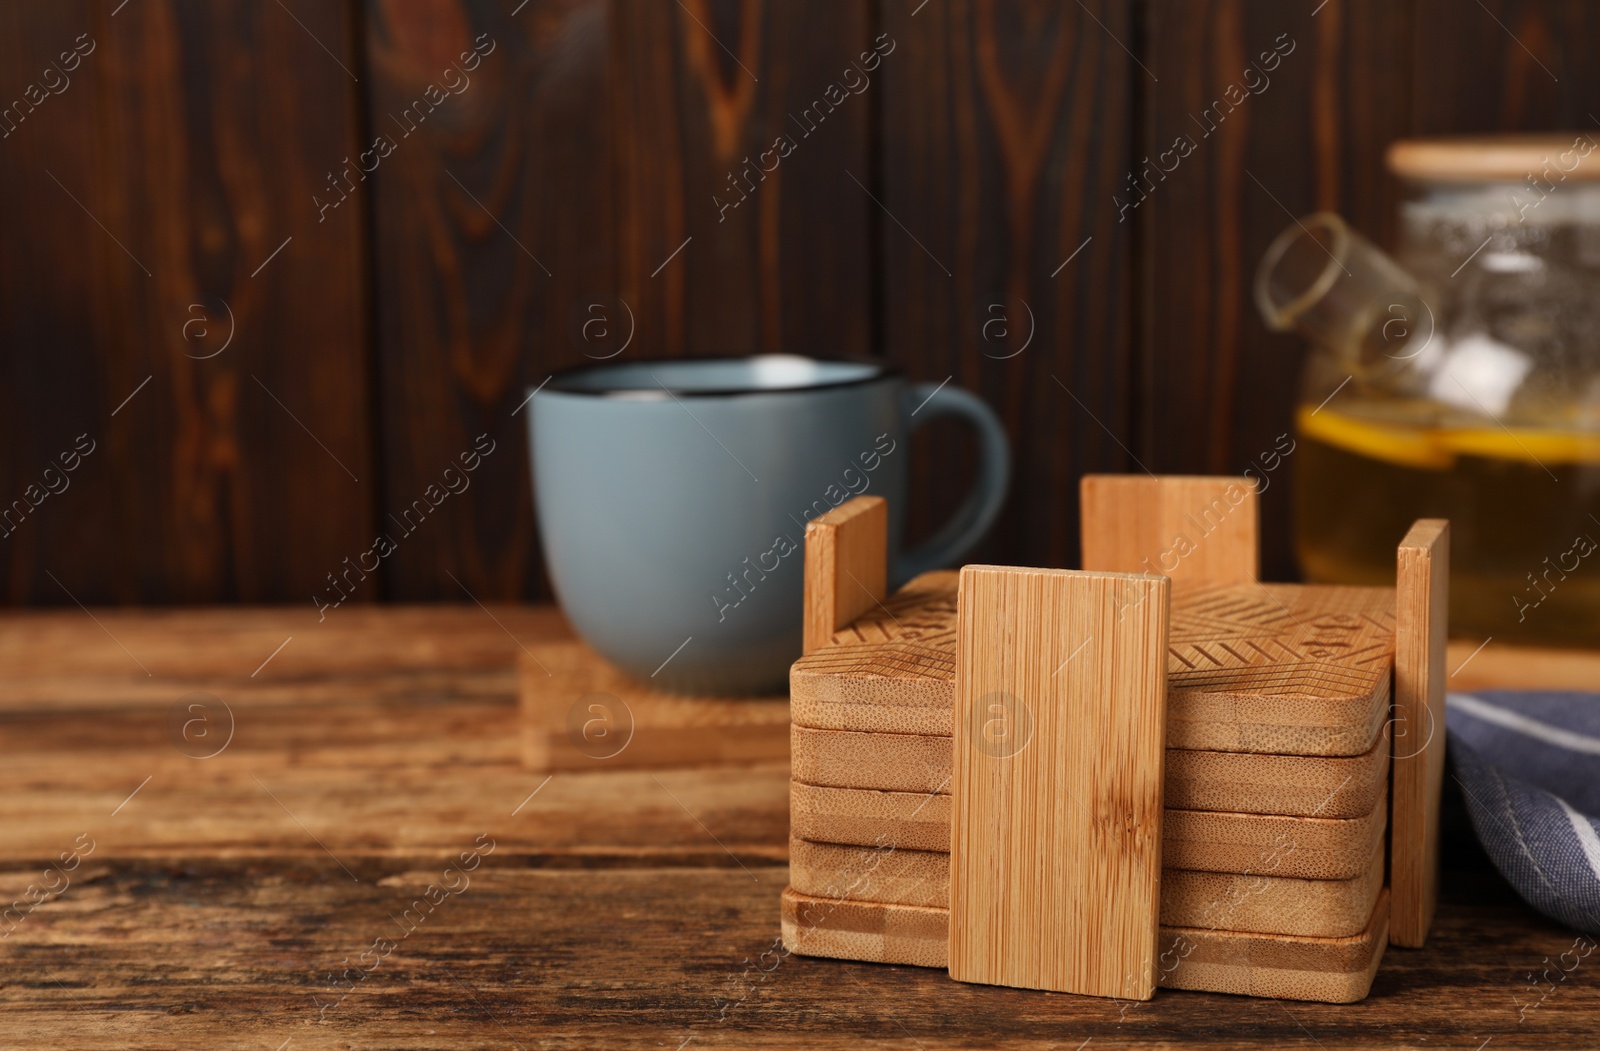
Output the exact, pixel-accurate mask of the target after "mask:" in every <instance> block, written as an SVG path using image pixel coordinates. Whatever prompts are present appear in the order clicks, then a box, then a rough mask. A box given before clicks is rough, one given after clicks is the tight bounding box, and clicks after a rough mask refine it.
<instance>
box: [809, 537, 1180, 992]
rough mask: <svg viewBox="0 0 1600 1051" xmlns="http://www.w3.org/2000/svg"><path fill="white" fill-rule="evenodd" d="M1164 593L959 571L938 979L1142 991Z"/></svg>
mask: <svg viewBox="0 0 1600 1051" xmlns="http://www.w3.org/2000/svg"><path fill="white" fill-rule="evenodd" d="M1169 590H1170V584H1169V581H1167V580H1166V578H1164V577H1153V576H1133V575H1124V574H1110V573H1083V572H1073V571H1069V570H1037V569H1032V570H1030V569H1008V568H1005V567H998V566H967V567H965V568H964V569H962V570H961V598H960V609H959V612H958V626H957V631H956V635H957V646H956V710H955V735H954V738H953V746H954V762H953V767H952V777H951V782H950V785H951V792H950V794H951V804H950V816H951V825H950V977H952V978H955V979H957V980H958V981H964V982H982V983H986V984H990V985H1012V986H1021V987H1024V988H1029V989H1051V990H1055V991H1057V992H1071V993H1084V994H1088V995H1091V996H1120V997H1126V998H1129V999H1135V1000H1147V999H1149V998H1150V996H1151V995H1152V994H1153V993H1154V991H1155V975H1154V971H1153V966H1152V955H1153V953H1152V950H1153V938H1154V936H1155V930H1156V927H1157V924H1158V921H1159V913H1160V908H1161V903H1160V869H1161V833H1160V829H1161V827H1162V814H1161V807H1162V802H1161V799H1162V779H1163V770H1162V757H1163V751H1164V749H1163V741H1164V738H1165V735H1166V721H1167V720H1166V715H1167V713H1166V702H1167V682H1166V671H1167V668H1166V649H1167V623H1168V599H1169ZM823 732H828V731H823Z"/></svg>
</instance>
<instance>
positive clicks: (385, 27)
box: [356, 0, 638, 601]
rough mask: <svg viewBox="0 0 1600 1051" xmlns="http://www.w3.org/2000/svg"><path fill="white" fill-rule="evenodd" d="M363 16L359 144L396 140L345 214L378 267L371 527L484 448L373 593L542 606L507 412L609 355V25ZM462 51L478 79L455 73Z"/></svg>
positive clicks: (468, 15)
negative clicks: (364, 126)
mask: <svg viewBox="0 0 1600 1051" xmlns="http://www.w3.org/2000/svg"><path fill="white" fill-rule="evenodd" d="M365 8H366V19H365V30H366V40H365V47H366V60H367V65H368V68H369V75H368V76H367V78H366V81H365V84H364V91H365V94H366V104H367V106H368V108H369V111H370V114H371V120H370V124H371V131H372V134H373V135H374V136H375V137H376V136H378V135H384V136H387V138H388V139H389V140H390V141H391V142H392V143H393V149H392V153H391V154H390V155H389V156H387V157H385V158H384V159H383V160H382V163H381V164H380V165H379V166H378V168H377V169H376V170H375V171H374V172H373V173H372V175H371V176H370V178H368V179H367V180H366V181H365V182H364V183H363V184H361V186H360V190H359V191H358V193H359V194H360V199H359V200H358V201H357V202H356V206H365V207H369V208H370V209H371V210H372V214H373V218H374V232H373V252H374V255H375V258H377V259H379V260H381V261H382V266H380V267H379V268H378V271H377V286H376V292H377V295H376V323H377V327H376V332H375V334H374V336H375V344H376V346H375V350H374V361H375V380H374V389H375V390H376V391H377V395H378V398H379V408H380V420H381V423H382V426H383V445H384V464H383V467H384V476H383V485H384V506H383V507H382V508H381V514H382V516H383V522H384V524H385V525H386V526H392V525H395V522H394V520H393V519H391V517H390V516H391V515H393V516H403V515H404V514H405V511H406V510H407V509H408V508H410V507H411V506H412V504H413V501H415V500H417V499H419V498H422V497H423V496H424V493H425V492H426V491H427V489H428V487H429V486H430V485H431V486H438V485H441V484H443V483H442V482H441V476H442V474H443V472H444V471H445V470H446V469H449V468H455V467H456V460H457V458H458V456H459V455H460V454H461V453H462V452H463V451H466V450H470V449H471V448H472V447H473V442H474V439H475V438H477V436H478V435H482V434H486V435H488V436H489V439H490V440H491V441H492V442H493V443H494V444H495V450H496V451H495V453H494V455H492V456H490V457H488V458H487V460H486V461H485V462H484V464H483V465H482V467H481V468H480V469H479V470H477V471H476V472H474V474H473V476H472V477H471V479H470V481H471V484H470V486H469V487H468V488H466V489H465V490H463V491H461V492H459V493H458V494H453V495H451V496H450V497H449V499H448V500H445V501H444V502H442V503H441V504H440V505H439V506H438V508H437V510H436V511H434V512H433V513H432V514H430V515H429V516H428V517H427V520H426V521H425V522H424V523H423V524H422V525H421V526H420V527H418V528H417V529H416V530H415V535H413V536H407V537H406V538H405V539H404V541H403V543H402V544H401V545H400V549H399V550H398V551H397V552H395V554H394V555H392V556H391V557H390V559H389V563H390V571H389V593H390V595H391V597H394V598H398V599H402V600H405V599H419V598H428V599H447V600H451V601H470V599H469V598H468V594H467V593H468V592H470V594H472V595H475V596H477V597H478V598H480V599H482V600H484V601H491V600H493V599H496V598H501V599H504V598H508V597H513V596H519V595H524V594H527V595H533V594H548V593H549V592H548V586H547V585H546V584H545V583H544V579H543V577H542V574H541V570H540V562H539V557H538V554H537V538H536V534H535V532H534V523H533V504H532V495H531V486H530V481H529V474H528V460H527V453H526V450H527V439H526V437H525V431H524V427H525V425H526V423H527V419H528V413H527V410H526V409H522V410H521V411H519V412H516V414H515V415H513V412H514V410H517V409H518V406H519V405H520V404H521V403H522V401H523V400H524V398H525V397H526V396H527V393H528V390H531V389H532V388H533V387H535V386H537V385H538V384H539V383H540V382H541V381H543V380H544V379H545V378H546V377H547V376H548V375H549V374H550V373H551V372H552V371H553V370H554V369H556V368H559V367H564V366H570V365H576V364H583V363H587V362H590V361H591V360H595V359H600V358H604V357H605V356H607V355H611V354H614V353H615V352H616V351H618V350H619V348H620V347H621V346H622V345H623V342H624V339H625V337H624V335H623V334H622V333H623V331H624V330H625V329H626V328H627V327H628V324H627V321H626V319H625V311H624V308H623V307H622V306H621V303H620V301H619V299H618V282H617V278H616V253H615V240H616V232H615V207H614V204H615V202H614V193H613V179H614V173H613V164H612V162H611V156H610V144H611V141H612V139H613V137H614V136H615V135H616V129H615V126H614V123H613V118H612V115H611V109H610V106H609V105H608V98H609V96H608V89H607V84H608V58H609V43H608V38H609V37H610V35H611V34H612V33H613V32H614V31H615V27H614V26H613V24H612V21H611V16H610V13H609V12H608V10H607V7H606V5H605V4H604V3H602V2H599V0H580V2H573V3H568V2H546V0H534V2H532V3H530V4H529V5H528V6H527V7H525V8H524V9H523V10H522V11H521V12H520V13H519V14H518V15H517V16H516V18H515V19H513V17H512V16H511V14H510V9H509V8H506V7H504V6H502V5H492V4H489V3H483V2H465V0H441V2H438V3H431V4H425V5H418V4H408V3H403V2H393V0H366V3H365ZM474 54H475V55H476V56H477V58H478V61H477V63H476V65H473V64H472V60H471V59H466V60H463V55H474ZM463 84H464V85H465V86H462V85H463ZM633 306H634V307H635V308H637V306H638V304H637V302H636V301H635V302H634V303H633ZM585 326H587V327H585ZM457 469H458V468H457ZM458 470H459V469H458ZM445 570H448V571H449V572H451V573H454V574H455V576H456V578H457V579H458V580H459V581H460V583H459V584H457V583H456V582H454V581H452V580H451V579H450V577H448V576H446V575H445V572H444V571H445ZM464 589H465V590H464Z"/></svg>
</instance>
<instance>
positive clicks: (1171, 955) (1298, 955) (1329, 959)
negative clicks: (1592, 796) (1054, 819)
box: [782, 887, 1389, 1004]
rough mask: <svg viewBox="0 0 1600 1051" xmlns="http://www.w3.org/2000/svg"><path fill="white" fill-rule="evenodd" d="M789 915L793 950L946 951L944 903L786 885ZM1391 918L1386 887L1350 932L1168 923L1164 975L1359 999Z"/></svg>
mask: <svg viewBox="0 0 1600 1051" xmlns="http://www.w3.org/2000/svg"><path fill="white" fill-rule="evenodd" d="M782 914H783V940H784V945H785V946H787V947H788V948H789V949H790V950H791V951H793V952H797V953H801V954H804V955H808V956H827V957H833V958H835V959H845V960H860V961H865V962H869V963H890V964H904V965H908V966H913V967H938V966H940V964H941V962H943V961H944V960H945V957H944V956H943V955H942V954H941V953H940V951H939V950H940V948H941V945H942V943H941V941H940V938H939V928H940V922H941V920H943V919H944V918H945V914H946V910H944V909H938V908H929V907H925V906H916V905H892V904H880V903H873V902H858V901H850V900H843V901H841V900H838V899H830V898H824V897H812V896H809V895H806V894H802V893H800V892H799V891H796V890H795V889H794V888H793V887H788V888H785V889H784V892H783V896H782ZM1388 926H1389V897H1388V893H1387V892H1386V891H1382V892H1380V894H1379V897H1378V901H1377V904H1376V905H1375V906H1374V908H1373V909H1372V912H1371V915H1370V917H1369V918H1368V920H1367V922H1366V925H1365V926H1364V927H1363V929H1362V930H1361V931H1359V932H1358V933H1356V934H1354V935H1351V936H1349V937H1344V938H1290V937H1285V936H1283V935H1272V934H1243V933H1239V932H1236V931H1216V930H1195V929H1191V928H1184V927H1166V926H1163V927H1162V928H1161V931H1160V941H1159V944H1160V948H1161V952H1160V967H1159V969H1158V973H1157V977H1158V980H1159V982H1160V984H1161V986H1162V987H1163V988H1171V989H1191V990H1199V991H1203V992H1221V993H1233V994H1236V995H1245V996H1257V997H1268V998H1272V999H1279V1000H1309V1001H1315V1002H1321V1003H1330V1004H1347V1003H1354V1002H1356V1001H1358V1000H1362V999H1365V998H1366V996H1367V993H1368V991H1369V990H1370V989H1371V987H1372V980H1373V977H1374V976H1375V975H1376V974H1377V972H1378V965H1379V964H1380V963H1381V962H1382V961H1383V950H1384V946H1385V945H1386V944H1387V941H1386V938H1387V934H1388Z"/></svg>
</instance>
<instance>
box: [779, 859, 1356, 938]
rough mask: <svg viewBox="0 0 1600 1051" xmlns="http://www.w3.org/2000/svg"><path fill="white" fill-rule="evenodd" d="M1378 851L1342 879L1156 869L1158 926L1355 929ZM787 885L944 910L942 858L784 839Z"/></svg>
mask: <svg viewBox="0 0 1600 1051" xmlns="http://www.w3.org/2000/svg"><path fill="white" fill-rule="evenodd" d="M1383 874H1384V856H1383V852H1382V851H1375V852H1374V853H1373V855H1372V860H1371V862H1369V863H1368V865H1367V868H1366V871H1364V872H1362V873H1361V874H1360V875H1358V876H1355V877H1353V878H1351V879H1347V880H1308V879H1293V878H1290V877H1283V876H1265V875H1251V876H1242V875H1233V874H1229V873H1222V872H1192V871H1189V870H1186V869H1173V868H1167V869H1162V870H1161V924H1162V926H1164V927H1194V928H1202V929H1205V930H1224V931H1244V932H1249V933H1255V934H1283V935H1296V936H1303V937H1312V938H1341V937H1349V936H1351V935H1355V934H1359V933H1361V930H1362V929H1363V928H1364V927H1366V925H1367V922H1368V920H1369V919H1370V918H1371V916H1372V910H1373V908H1374V906H1376V905H1377V903H1378V893H1379V892H1380V891H1381V890H1383V886H1384V882H1383ZM789 885H790V886H792V887H793V888H794V889H795V890H796V891H797V892H798V893H801V894H808V895H811V896H813V897H822V898H840V897H846V898H848V899H849V900H852V901H868V902H879V903H882V904H888V905H916V906H925V907H932V908H949V905H950V855H949V854H948V853H947V852H942V851H927V850H907V849H904V848H899V847H896V846H894V845H893V844H892V843H890V842H889V841H888V838H887V837H884V839H883V840H881V841H880V842H878V843H876V844H874V845H872V846H869V847H863V846H850V845H846V844H841V843H817V842H812V841H810V840H804V839H795V838H791V839H790V840H789Z"/></svg>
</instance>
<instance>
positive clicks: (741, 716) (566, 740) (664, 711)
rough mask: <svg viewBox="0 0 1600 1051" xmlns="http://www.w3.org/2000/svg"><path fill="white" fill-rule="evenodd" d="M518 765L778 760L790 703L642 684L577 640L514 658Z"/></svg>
mask: <svg viewBox="0 0 1600 1051" xmlns="http://www.w3.org/2000/svg"><path fill="white" fill-rule="evenodd" d="M517 680H518V692H519V694H520V704H521V715H522V733H523V752H522V754H523V762H524V764H525V765H526V766H527V767H528V768H529V769H530V770H534V771H556V770H594V769H600V768H610V769H617V768H623V767H634V768H638V767H669V766H701V765H705V764H709V763H729V764H739V763H762V762H784V761H787V760H788V758H789V702H788V701H787V700H784V699H783V698H773V697H693V696H686V695H683V694H674V693H663V692H661V691H658V690H652V689H650V688H648V687H646V686H643V685H641V684H639V683H637V682H635V681H634V680H633V679H630V678H629V677H628V676H626V675H624V674H623V673H622V672H620V671H618V670H617V669H615V668H613V667H612V666H611V665H610V664H608V663H606V662H605V661H604V660H602V659H601V658H600V656H599V655H598V654H596V653H595V652H594V651H593V650H591V649H590V648H589V647H588V646H585V645H584V644H583V643H581V642H576V641H574V642H552V643H541V644H538V645H534V646H532V647H530V648H529V652H528V653H526V654H522V655H520V656H519V658H518V666H517Z"/></svg>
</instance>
